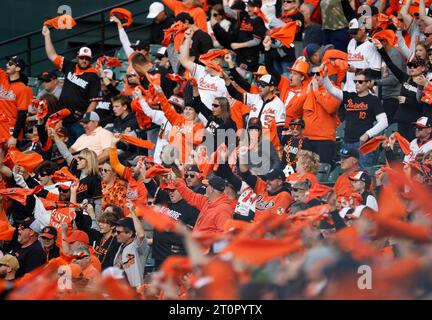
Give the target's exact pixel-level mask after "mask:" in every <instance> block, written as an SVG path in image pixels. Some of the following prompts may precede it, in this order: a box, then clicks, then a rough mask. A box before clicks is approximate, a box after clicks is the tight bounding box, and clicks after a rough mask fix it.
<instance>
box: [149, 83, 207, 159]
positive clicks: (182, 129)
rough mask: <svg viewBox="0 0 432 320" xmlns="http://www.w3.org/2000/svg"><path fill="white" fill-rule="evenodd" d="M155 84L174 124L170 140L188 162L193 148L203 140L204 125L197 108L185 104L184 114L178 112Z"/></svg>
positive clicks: (161, 103) (167, 116)
mask: <svg viewBox="0 0 432 320" xmlns="http://www.w3.org/2000/svg"><path fill="white" fill-rule="evenodd" d="M153 86H154V88H155V90H156V92H157V93H158V95H159V101H160V106H161V109H162V111H163V112H164V114H165V117H166V118H167V119H168V121H169V122H170V123H171V125H172V128H171V130H170V132H169V135H168V142H169V144H172V145H175V146H176V147H177V149H178V151H179V152H180V155H179V159H180V161H181V162H182V163H186V161H187V160H189V155H191V152H192V150H193V149H194V148H196V147H197V146H199V145H200V144H201V143H202V141H203V137H204V125H203V123H202V122H201V121H200V120H199V118H198V111H197V110H195V109H194V108H193V107H190V106H185V108H184V110H183V114H179V113H177V111H176V110H175V109H174V108H173V107H172V106H171V105H170V103H169V102H168V100H167V98H166V97H165V95H164V93H163V91H162V88H161V87H159V86H157V85H153Z"/></svg>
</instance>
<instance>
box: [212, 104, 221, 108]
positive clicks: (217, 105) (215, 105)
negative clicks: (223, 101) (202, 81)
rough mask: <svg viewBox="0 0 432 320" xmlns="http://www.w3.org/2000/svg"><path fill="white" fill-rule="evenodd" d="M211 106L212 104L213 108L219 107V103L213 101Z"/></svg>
mask: <svg viewBox="0 0 432 320" xmlns="http://www.w3.org/2000/svg"><path fill="white" fill-rule="evenodd" d="M212 106H213V108H219V107H220V104H216V103H213V104H212Z"/></svg>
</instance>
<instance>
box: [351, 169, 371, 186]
mask: <svg viewBox="0 0 432 320" xmlns="http://www.w3.org/2000/svg"><path fill="white" fill-rule="evenodd" d="M349 179H350V180H351V181H363V182H364V183H365V184H366V187H369V185H370V183H371V178H370V176H369V173H367V172H366V171H357V172H354V173H353V174H352V175H351V176H350V177H349Z"/></svg>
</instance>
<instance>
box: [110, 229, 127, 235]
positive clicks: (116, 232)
mask: <svg viewBox="0 0 432 320" xmlns="http://www.w3.org/2000/svg"><path fill="white" fill-rule="evenodd" d="M113 232H114V233H115V234H120V233H127V231H120V230H114V231H113Z"/></svg>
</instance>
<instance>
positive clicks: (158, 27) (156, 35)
mask: <svg viewBox="0 0 432 320" xmlns="http://www.w3.org/2000/svg"><path fill="white" fill-rule="evenodd" d="M174 23H175V20H174V18H173V17H172V16H168V17H167V18H166V19H165V20H164V21H162V22H161V23H157V22H156V21H153V23H152V24H151V26H150V43H151V44H161V43H162V40H163V38H164V35H165V33H164V30H165V29H169V27H171V26H172V25H173V24H174Z"/></svg>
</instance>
